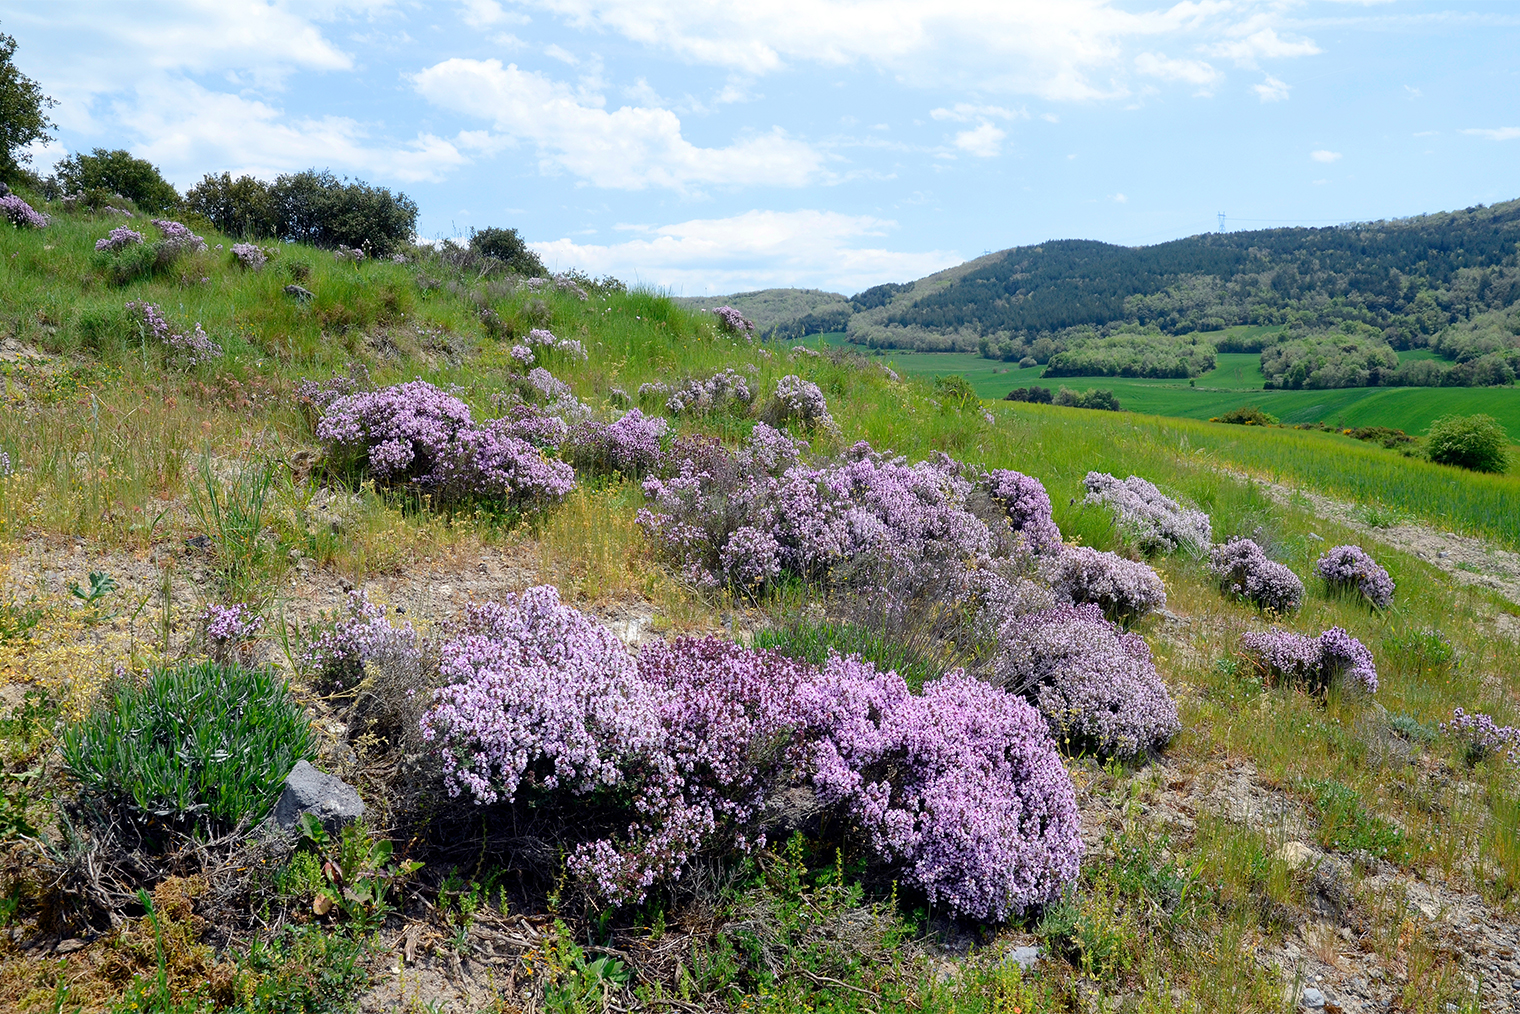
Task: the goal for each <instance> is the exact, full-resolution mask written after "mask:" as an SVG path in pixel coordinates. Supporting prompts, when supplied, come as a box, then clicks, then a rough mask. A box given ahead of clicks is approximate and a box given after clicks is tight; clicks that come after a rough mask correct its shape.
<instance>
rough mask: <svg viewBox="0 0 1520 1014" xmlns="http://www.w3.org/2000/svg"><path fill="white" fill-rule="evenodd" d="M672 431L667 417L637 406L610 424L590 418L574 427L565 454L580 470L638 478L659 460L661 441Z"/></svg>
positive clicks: (566, 442)
mask: <svg viewBox="0 0 1520 1014" xmlns="http://www.w3.org/2000/svg"><path fill="white" fill-rule="evenodd" d="M669 430H670V424H669V423H668V422H666V421H665V420H664V419H663V418H661V417H660V416H646V415H645V414H644V413H642V412H640V411H639V410H638V409H636V408H635V409H629V410H628V411H627V412H625V413H623V415H622V416H621V417H620V418H618V419H617V420H616V421H614V422H610V423H602V422H596V421H595V420H591V419H587V420H585V421H583V422H579V423H577V424H576V425H575V426H574V427H573V428H571V430H570V432H569V435H568V436H567V437H566V439H565V456H566V457H567V458H568V459H569V460H570V462H571V463H572V464H573V465H574V466H575V467H576V469H577V470H578V471H583V472H591V473H595V474H600V475H610V474H611V473H613V472H618V473H621V474H622V475H626V476H628V477H630V478H637V477H640V476H642V475H644V474H645V473H646V472H648V471H650V470H651V469H652V468H654V466H655V465H656V464H657V463H658V462H659V460H660V441H661V440H662V439H664V437H665V434H666V433H667V432H669Z"/></svg>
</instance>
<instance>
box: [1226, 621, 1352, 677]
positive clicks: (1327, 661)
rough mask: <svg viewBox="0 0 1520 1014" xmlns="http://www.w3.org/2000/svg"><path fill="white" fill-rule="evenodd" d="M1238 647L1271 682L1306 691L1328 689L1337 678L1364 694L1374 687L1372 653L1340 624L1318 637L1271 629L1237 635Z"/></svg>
mask: <svg viewBox="0 0 1520 1014" xmlns="http://www.w3.org/2000/svg"><path fill="white" fill-rule="evenodd" d="M1240 650H1241V651H1242V652H1243V653H1244V654H1245V655H1246V657H1247V658H1249V659H1250V660H1251V661H1252V662H1253V663H1255V665H1256V667H1257V669H1258V670H1260V671H1261V673H1262V675H1263V676H1265V677H1266V678H1267V679H1269V680H1270V681H1272V682H1288V683H1298V684H1302V685H1304V686H1305V687H1306V688H1307V689H1309V690H1310V691H1322V690H1325V689H1326V688H1328V687H1329V686H1330V684H1331V682H1332V681H1333V680H1335V679H1336V678H1337V677H1340V678H1343V679H1344V680H1345V681H1346V682H1347V683H1349V684H1351V685H1352V686H1357V687H1360V688H1361V689H1364V690H1366V691H1367V692H1368V693H1376V692H1377V688H1378V675H1377V665H1376V663H1375V661H1374V660H1373V658H1372V652H1371V651H1370V650H1369V649H1368V648H1367V646H1366V645H1364V644H1363V643H1362V642H1361V641H1358V640H1357V639H1356V638H1354V637H1352V636H1351V635H1350V634H1348V633H1346V631H1344V630H1342V629H1341V628H1340V627H1331V628H1330V629H1329V630H1327V631H1325V632H1324V633H1322V634H1320V635H1319V636H1318V637H1305V636H1304V635H1303V634H1295V633H1293V632H1292V631H1288V630H1280V629H1278V628H1275V627H1274V628H1273V629H1272V630H1268V631H1261V632H1251V633H1246V634H1242V635H1241V637H1240Z"/></svg>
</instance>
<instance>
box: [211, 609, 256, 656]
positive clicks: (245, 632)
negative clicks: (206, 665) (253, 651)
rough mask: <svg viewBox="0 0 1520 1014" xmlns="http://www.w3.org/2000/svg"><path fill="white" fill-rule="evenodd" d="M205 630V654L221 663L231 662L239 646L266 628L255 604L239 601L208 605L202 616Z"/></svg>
mask: <svg viewBox="0 0 1520 1014" xmlns="http://www.w3.org/2000/svg"><path fill="white" fill-rule="evenodd" d="M199 620H200V623H201V626H202V629H203V630H204V631H205V638H206V654H208V655H210V656H211V657H212V658H213V659H215V660H217V661H218V662H222V663H228V662H231V661H233V659H234V658H235V657H236V655H237V650H238V648H239V647H240V646H241V645H242V644H243V643H244V642H246V641H249V640H251V639H252V638H253V637H254V636H256V635H257V634H258V632H259V631H260V630H262V629H264V619H263V617H261V616H260V615H259V614H258V612H257V611H255V609H254V607H252V606H249V605H245V604H244V603H241V602H239V603H237V604H236V605H232V606H219V605H215V604H213V605H209V606H207V607H206V609H205V611H204V612H202V613H201V615H200V617H199Z"/></svg>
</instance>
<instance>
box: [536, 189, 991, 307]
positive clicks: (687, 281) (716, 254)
mask: <svg viewBox="0 0 1520 1014" xmlns="http://www.w3.org/2000/svg"><path fill="white" fill-rule="evenodd" d="M895 226H896V223H895V222H892V221H889V220H884V219H879V218H873V217H871V216H869V215H843V214H840V213H838V212H834V211H810V210H805V211H748V212H745V213H744V214H742V215H735V216H733V217H730V218H699V219H693V220H691V221H688V222H679V223H676V224H674V225H665V226H659V227H653V228H651V227H647V226H630V227H625V228H626V230H627V231H629V232H633V233H636V234H639V235H638V238H636V239H630V240H627V241H625V242H622V243H613V244H607V245H597V244H586V243H577V242H576V241H575V240H572V239H568V238H567V239H559V240H554V241H552V242H547V243H532V244H530V246H532V248H533V249H534V251H535V252H537V253H538V255H539V256H540V257H542V258H543V260H544V263H545V264H546V265H548V266H549V267H550V268H552V269H555V270H566V269H568V268H579V269H580V270H582V271H586V272H587V273H589V274H593V275H607V274H610V275H615V276H616V277H618V278H621V279H623V280H624V281H626V282H629V283H634V282H640V283H643V284H645V285H654V286H658V287H660V288H663V289H668V290H670V291H671V292H673V293H675V294H676V295H687V296H701V295H709V294H720V293H728V292H742V291H744V290H747V289H761V288H769V287H772V286H786V285H804V286H810V287H815V288H816V287H823V288H829V289H833V290H836V291H839V292H843V293H846V294H851V293H855V292H859V291H860V290H862V289H866V288H869V287H870V286H872V285H877V284H879V283H881V282H889V281H905V280H907V279H910V278H919V277H922V276H923V275H927V274H930V273H932V272H935V271H939V270H942V269H943V268H947V267H950V266H952V265H955V264H959V263H961V262H962V261H963V260H965V258H964V257H962V256H961V255H960V254H959V253H957V252H956V251H954V250H927V251H921V252H903V251H897V250H889V249H886V248H885V247H884V246H882V245H880V238H881V237H884V236H886V235H887V233H888V232H890V231H891V230H892V229H893V228H895ZM873 241H875V242H874V243H873Z"/></svg>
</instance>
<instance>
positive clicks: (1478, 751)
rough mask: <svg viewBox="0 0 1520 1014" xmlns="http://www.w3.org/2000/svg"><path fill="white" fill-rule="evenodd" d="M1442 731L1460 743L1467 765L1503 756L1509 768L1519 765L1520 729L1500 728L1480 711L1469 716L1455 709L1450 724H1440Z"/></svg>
mask: <svg viewBox="0 0 1520 1014" xmlns="http://www.w3.org/2000/svg"><path fill="white" fill-rule="evenodd" d="M1441 731H1442V732H1445V733H1447V734H1448V735H1452V736H1456V737H1458V738H1460V739H1461V740H1462V741H1463V753H1464V754H1466V756H1467V761H1468V763H1476V762H1477V761H1480V760H1482V759H1483V758H1485V757H1497V756H1499V755H1500V754H1503V756H1504V759H1505V760H1507V761H1509V762H1510V763H1511V764H1520V729H1517V728H1515V727H1514V726H1512V725H1500V724H1499V723H1498V722H1495V721H1494V719H1493V716H1491V715H1485V714H1484V713H1483V712H1481V711H1477V712H1474V713H1473V714H1471V715H1469V714H1468V713H1467V712H1465V711H1463V710H1462V709H1461V708H1455V709H1453V711H1452V714H1451V721H1449V722H1443V723H1442V724H1441Z"/></svg>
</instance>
